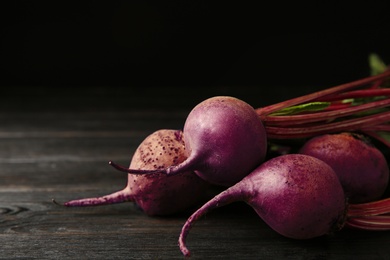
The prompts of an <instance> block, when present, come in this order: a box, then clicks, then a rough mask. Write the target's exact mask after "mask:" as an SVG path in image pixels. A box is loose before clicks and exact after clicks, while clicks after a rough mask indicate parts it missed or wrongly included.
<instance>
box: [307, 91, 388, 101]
mask: <svg viewBox="0 0 390 260" xmlns="http://www.w3.org/2000/svg"><path fill="white" fill-rule="evenodd" d="M389 95H390V89H388V88H376V89H371V88H370V89H361V90H354V91H349V92H345V93H340V94H336V95H332V96H329V97H328V96H327V97H323V98H319V99H316V100H315V101H321V102H330V101H338V100H345V99H350V98H366V97H379V96H389Z"/></svg>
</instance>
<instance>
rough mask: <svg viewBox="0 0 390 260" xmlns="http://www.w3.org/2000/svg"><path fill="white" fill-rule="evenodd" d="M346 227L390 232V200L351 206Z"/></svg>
mask: <svg viewBox="0 0 390 260" xmlns="http://www.w3.org/2000/svg"><path fill="white" fill-rule="evenodd" d="M345 225H346V226H347V227H351V228H355V229H363V230H373V231H381V230H390V198H387V199H382V200H377V201H373V202H367V203H360V204H350V205H349V207H348V211H347V220H346V223H345Z"/></svg>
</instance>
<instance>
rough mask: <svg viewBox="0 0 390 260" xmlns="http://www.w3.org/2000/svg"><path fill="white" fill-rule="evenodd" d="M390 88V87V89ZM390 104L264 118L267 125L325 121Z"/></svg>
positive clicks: (379, 102)
mask: <svg viewBox="0 0 390 260" xmlns="http://www.w3.org/2000/svg"><path fill="white" fill-rule="evenodd" d="M389 90H390V89H389ZM387 106H390V99H383V100H378V101H374V102H370V103H366V104H363V105H357V106H349V107H347V108H342V109H339V110H333V111H325V112H315V113H309V114H303V115H290V116H266V117H264V118H262V120H263V122H265V124H266V125H268V126H270V125H277V126H282V125H286V124H290V125H291V124H303V123H311V122H317V121H325V120H329V119H332V120H333V119H336V118H339V117H343V116H349V115H354V114H356V113H359V112H366V111H369V110H370V109H378V108H383V107H387Z"/></svg>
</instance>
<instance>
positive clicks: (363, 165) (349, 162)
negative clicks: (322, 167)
mask: <svg viewBox="0 0 390 260" xmlns="http://www.w3.org/2000/svg"><path fill="white" fill-rule="evenodd" d="M299 153H302V154H307V155H311V156H314V157H316V158H318V159H320V160H323V161H324V162H326V163H327V164H329V165H330V166H331V167H332V168H333V170H334V171H335V172H336V174H337V175H338V177H339V179H340V182H341V184H342V186H343V188H344V191H345V193H346V195H347V197H348V198H349V201H350V202H351V203H364V202H370V201H374V200H377V199H379V198H381V197H382V195H383V194H384V192H385V190H386V188H387V185H388V182H389V167H388V164H387V161H386V158H385V157H384V155H383V154H382V152H381V151H380V150H379V149H377V148H376V147H374V146H373V145H372V144H371V143H370V142H369V140H368V139H367V138H364V137H363V136H362V135H358V134H352V133H340V134H326V135H321V136H317V137H314V138H312V139H310V140H309V141H307V142H306V143H305V144H304V145H303V147H302V148H301V149H300V151H299Z"/></svg>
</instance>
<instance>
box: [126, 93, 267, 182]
mask: <svg viewBox="0 0 390 260" xmlns="http://www.w3.org/2000/svg"><path fill="white" fill-rule="evenodd" d="M183 134H184V142H185V146H186V151H187V156H188V158H187V159H186V160H185V161H183V162H182V163H180V164H178V165H176V166H175V165H171V166H169V167H167V168H166V169H161V170H154V171H150V170H149V171H148V170H144V171H143V172H142V171H139V170H133V169H131V168H130V169H128V173H135V174H151V173H155V172H162V173H165V174H167V175H176V174H183V173H184V172H191V171H195V173H196V174H197V175H198V176H200V177H201V178H202V179H204V180H206V181H208V182H210V183H212V184H215V185H220V186H231V185H233V184H235V183H237V182H238V181H240V180H241V179H242V178H244V177H245V176H246V175H248V174H249V173H250V172H251V171H252V170H253V169H255V168H256V167H257V166H258V165H259V164H260V163H262V162H263V161H264V159H265V156H266V152H267V137H266V131H265V128H264V126H263V123H262V122H261V120H260V117H259V116H258V115H257V113H256V112H255V110H254V109H253V107H251V106H250V105H249V104H247V103H246V102H244V101H242V100H240V99H237V98H234V97H227V96H217V97H212V98H209V99H206V100H204V101H203V102H201V103H199V104H198V105H197V106H195V107H194V108H193V109H192V110H191V112H190V113H189V115H188V117H187V119H186V121H185V124H184V128H183Z"/></svg>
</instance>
